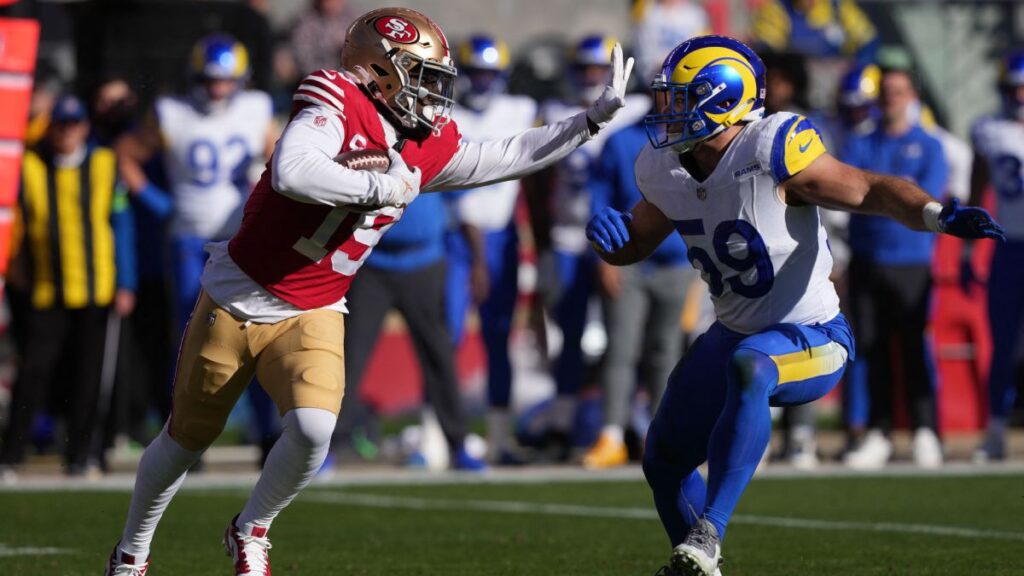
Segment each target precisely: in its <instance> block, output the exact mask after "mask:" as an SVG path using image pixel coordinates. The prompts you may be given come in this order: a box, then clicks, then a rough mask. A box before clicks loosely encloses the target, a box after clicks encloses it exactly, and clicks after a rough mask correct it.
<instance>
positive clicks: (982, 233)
mask: <svg viewBox="0 0 1024 576" xmlns="http://www.w3.org/2000/svg"><path fill="white" fill-rule="evenodd" d="M939 229H940V230H942V231H943V232H945V233H946V234H949V235H951V236H958V237H960V238H992V239H996V238H998V239H999V240H1003V241H1006V236H1005V235H1004V233H1003V227H1002V226H1000V225H999V224H998V223H996V221H995V220H993V219H992V216H991V215H990V214H989V213H988V211H987V210H985V209H984V208H975V207H973V206H968V207H966V208H961V207H960V201H959V200H957V199H956V198H953V199H952V200H950V202H949V204H946V205H945V206H944V207H943V208H942V212H939Z"/></svg>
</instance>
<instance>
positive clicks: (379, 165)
mask: <svg viewBox="0 0 1024 576" xmlns="http://www.w3.org/2000/svg"><path fill="white" fill-rule="evenodd" d="M334 161H335V162H337V163H338V164H341V165H342V166H344V167H345V168H348V169H350V170H369V171H371V172H387V171H388V168H390V167H391V159H390V158H388V153H387V152H385V151H383V150H349V151H348V152H342V153H341V154H338V155H337V156H336V157H335V158H334Z"/></svg>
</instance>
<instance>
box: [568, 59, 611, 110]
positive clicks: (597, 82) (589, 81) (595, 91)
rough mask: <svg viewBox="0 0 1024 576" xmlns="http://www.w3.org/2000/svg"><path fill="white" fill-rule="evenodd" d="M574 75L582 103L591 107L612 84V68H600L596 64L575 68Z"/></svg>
mask: <svg viewBox="0 0 1024 576" xmlns="http://www.w3.org/2000/svg"><path fill="white" fill-rule="evenodd" d="M573 74H574V76H575V79H576V83H577V90H579V92H580V94H579V96H580V103H581V104H583V105H585V106H589V105H590V104H592V103H593V102H594V101H595V100H597V98H598V97H599V96H600V95H601V92H602V91H604V87H605V86H606V85H607V84H609V83H611V80H612V68H611V66H599V65H596V64H585V65H582V66H574V68H573Z"/></svg>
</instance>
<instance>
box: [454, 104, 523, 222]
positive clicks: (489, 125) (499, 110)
mask: <svg viewBox="0 0 1024 576" xmlns="http://www.w3.org/2000/svg"><path fill="white" fill-rule="evenodd" d="M452 119H453V120H455V122H456V123H457V124H458V125H459V131H460V132H461V133H462V138H463V139H464V140H469V141H472V142H483V141H487V140H497V139H501V138H507V137H509V136H514V135H516V134H518V133H520V132H522V131H523V130H526V129H528V128H530V127H531V126H533V123H534V122H535V121H536V119H537V103H536V102H534V101H533V99H531V98H528V97H526V96H509V95H507V94H497V95H495V96H494V97H493V98H492V99H491V101H490V104H489V105H488V106H487V109H486V110H484V111H482V112H476V111H474V110H470V109H468V108H466V107H464V106H456V107H455V110H454V111H453V112H452ZM518 196H519V180H509V181H506V182H499V183H497V184H491V185H490V186H484V187H483V188H474V189H472V190H467V191H466V192H465V193H464V194H463V195H461V196H460V197H459V199H458V200H457V201H456V204H455V211H456V215H455V216H456V218H457V219H458V220H459V221H460V222H465V223H467V224H472V225H473V226H476V227H477V228H480V229H482V230H485V231H486V230H501V229H504V228H505V227H506V226H508V224H509V222H511V221H512V216H513V213H514V212H515V208H516V198H517V197H518Z"/></svg>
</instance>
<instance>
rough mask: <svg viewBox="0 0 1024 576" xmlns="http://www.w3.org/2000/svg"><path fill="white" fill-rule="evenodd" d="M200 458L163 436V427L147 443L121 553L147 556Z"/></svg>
mask: <svg viewBox="0 0 1024 576" xmlns="http://www.w3.org/2000/svg"><path fill="white" fill-rule="evenodd" d="M201 455H202V451H200V452H192V451H190V450H185V449H184V448H182V447H181V445H180V444H178V443H177V442H175V441H174V439H173V438H171V437H170V435H169V434H168V433H167V427H166V426H164V429H163V430H162V431H161V432H160V434H159V435H158V436H157V437H156V439H154V440H153V441H152V442H151V443H150V444H149V447H147V448H146V451H145V452H144V453H143V454H142V460H140V461H139V471H138V473H136V475H135V490H134V492H133V493H132V503H131V506H129V508H128V520H127V521H126V522H125V525H124V533H123V534H122V535H121V544H120V546H119V547H120V548H121V551H122V552H124V553H126V554H132V555H134V556H136V557H138V558H148V557H149V546H150V544H151V543H152V542H153V533H154V532H156V525H157V524H158V523H159V522H160V517H161V516H163V515H164V510H166V509H167V505H168V504H170V503H171V499H172V498H174V494H175V493H176V492H177V491H178V488H180V487H181V483H182V482H183V481H184V480H185V474H186V473H187V472H188V469H189V468H190V467H192V465H193V464H195V463H196V461H197V460H199V457H200V456H201Z"/></svg>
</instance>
